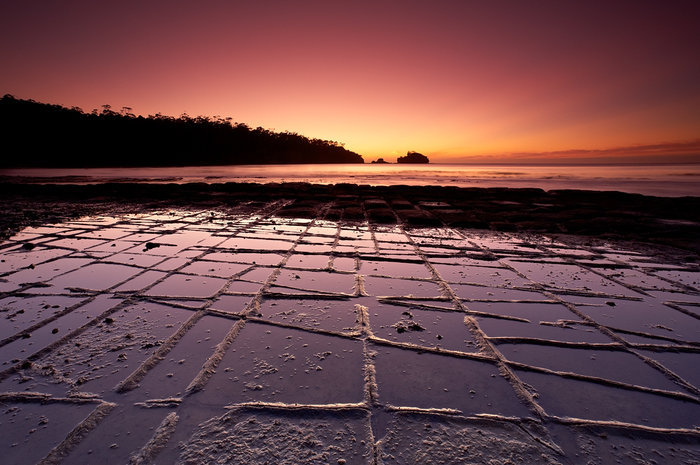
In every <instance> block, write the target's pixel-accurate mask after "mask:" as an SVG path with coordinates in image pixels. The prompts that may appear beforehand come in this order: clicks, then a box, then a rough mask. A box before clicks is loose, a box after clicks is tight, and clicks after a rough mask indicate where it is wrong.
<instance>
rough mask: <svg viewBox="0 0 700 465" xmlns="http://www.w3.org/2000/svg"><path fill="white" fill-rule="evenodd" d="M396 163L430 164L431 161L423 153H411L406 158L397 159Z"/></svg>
mask: <svg viewBox="0 0 700 465" xmlns="http://www.w3.org/2000/svg"><path fill="white" fill-rule="evenodd" d="M396 163H430V160H428V157H426V156H425V155H423V154H422V153H418V152H410V151H409V152H407V153H406V156H405V157H399V158H397V159H396Z"/></svg>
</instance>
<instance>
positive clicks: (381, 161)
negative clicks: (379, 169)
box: [371, 158, 389, 165]
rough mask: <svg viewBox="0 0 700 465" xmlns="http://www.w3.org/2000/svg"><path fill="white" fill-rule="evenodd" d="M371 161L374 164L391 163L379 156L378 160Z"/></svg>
mask: <svg viewBox="0 0 700 465" xmlns="http://www.w3.org/2000/svg"><path fill="white" fill-rule="evenodd" d="M371 163H372V164H373V165H374V164H379V165H382V164H385V165H388V164H389V162H388V161H386V160H384V159H383V158H377V159H376V160H372V162H371Z"/></svg>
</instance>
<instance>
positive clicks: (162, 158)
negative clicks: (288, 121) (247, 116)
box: [0, 95, 363, 168]
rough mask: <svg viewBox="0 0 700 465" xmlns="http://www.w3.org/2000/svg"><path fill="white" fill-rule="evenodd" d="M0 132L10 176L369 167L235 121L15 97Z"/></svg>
mask: <svg viewBox="0 0 700 465" xmlns="http://www.w3.org/2000/svg"><path fill="white" fill-rule="evenodd" d="M0 128H2V129H1V131H2V133H0V136H1V137H2V143H3V145H4V150H3V152H4V153H5V156H3V157H2V159H1V160H0V166H1V167H6V168H7V167H99V166H191V165H236V164H273V163H363V159H362V156H360V155H359V154H357V153H355V152H352V151H350V150H347V149H345V148H344V147H343V144H340V143H338V142H335V141H327V140H321V139H310V138H308V137H305V136H302V135H300V134H297V133H294V132H274V131H271V130H268V129H265V128H262V127H257V128H255V129H251V128H250V127H249V126H248V125H247V124H245V123H237V122H234V121H233V119H232V118H230V117H227V118H221V117H214V118H210V117H206V116H196V117H192V116H189V115H187V114H186V113H183V114H182V115H181V116H179V117H178V118H175V117H172V116H166V115H162V114H160V113H156V114H155V115H148V116H147V117H143V116H136V115H134V114H133V113H132V108H130V107H122V109H121V111H120V112H116V111H114V110H112V107H111V106H110V105H102V110H101V111H99V112H98V110H97V109H95V110H92V111H91V112H90V113H85V112H84V111H83V110H82V109H80V108H78V107H72V108H65V107H62V106H60V105H50V104H45V103H39V102H35V101H33V100H21V99H16V98H15V97H13V96H11V95H5V96H4V97H3V98H2V99H0Z"/></svg>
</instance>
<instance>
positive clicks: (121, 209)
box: [0, 182, 700, 255]
mask: <svg viewBox="0 0 700 465" xmlns="http://www.w3.org/2000/svg"><path fill="white" fill-rule="evenodd" d="M0 195H2V198H3V205H2V210H1V211H0V213H2V215H0V216H1V217H2V219H1V220H0V236H1V237H3V238H6V237H9V236H10V235H11V234H13V233H15V232H17V231H19V230H20V229H21V228H23V227H26V226H31V225H39V224H46V223H53V222H59V221H62V220H65V219H69V218H75V217H79V216H83V215H107V214H112V215H113V214H126V213H138V212H146V211H153V210H156V209H164V208H181V209H183V208H184V209H189V208H196V209H205V210H213V211H227V210H230V209H232V208H233V207H236V209H237V211H246V210H245V209H246V206H247V207H249V208H250V210H251V211H253V209H254V208H255V207H256V206H259V205H260V203H261V202H268V201H273V200H284V201H285V202H286V203H287V204H286V206H285V207H284V208H283V209H282V210H281V212H280V213H281V215H282V216H285V217H300V218H317V217H323V218H325V219H328V220H332V221H343V222H358V221H369V222H370V223H375V224H402V225H405V226H406V227H413V226H416V227H442V226H445V227H449V226H453V227H461V228H473V229H483V230H492V231H504V232H516V231H517V232H533V233H548V234H572V235H580V236H587V237H595V238H600V239H615V240H629V241H639V242H650V243H654V244H657V245H665V246H671V247H674V248H678V249H682V250H685V251H689V252H692V253H693V254H694V255H699V254H700V243H699V241H698V240H697V238H698V237H700V197H673V198H669V197H652V196H644V195H641V194H628V193H622V192H614V191H586V190H551V191H544V190H541V189H534V188H475V187H469V188H459V187H445V186H407V185H398V186H368V185H356V184H331V185H320V184H309V183H270V184H255V183H232V182H229V183H211V184H208V183H187V184H172V183H161V184H156V183H148V184H147V183H130V182H119V183H99V184H82V185H76V184H28V183H13V182H0Z"/></svg>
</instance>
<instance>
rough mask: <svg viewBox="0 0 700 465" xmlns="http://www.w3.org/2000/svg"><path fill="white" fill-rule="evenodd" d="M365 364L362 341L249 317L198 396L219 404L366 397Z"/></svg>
mask: <svg viewBox="0 0 700 465" xmlns="http://www.w3.org/2000/svg"><path fill="white" fill-rule="evenodd" d="M363 366H364V365H363V349H362V344H361V343H360V342H359V341H355V340H352V339H346V338H340V337H335V336H326V335H322V334H314V333H309V332H305V331H300V330H297V329H287V328H278V327H275V326H271V325H264V324H258V323H253V322H250V323H247V324H246V325H245V326H244V327H243V329H242V330H241V333H240V334H239V335H238V336H237V337H236V339H235V341H234V342H233V344H232V345H231V346H230V347H229V349H228V351H227V352H226V355H225V356H224V358H223V359H222V360H221V363H220V364H219V367H218V368H217V370H216V373H215V374H214V376H212V378H211V380H210V381H209V383H208V384H207V385H206V389H205V391H204V392H202V393H201V394H200V395H198V399H199V401H200V402H203V403H206V404H209V405H221V406H223V405H227V404H234V403H239V402H250V401H266V402H285V403H299V404H332V403H338V402H340V403H352V402H362V400H363V395H364V394H363V393H364V383H363V379H364V373H363Z"/></svg>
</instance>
